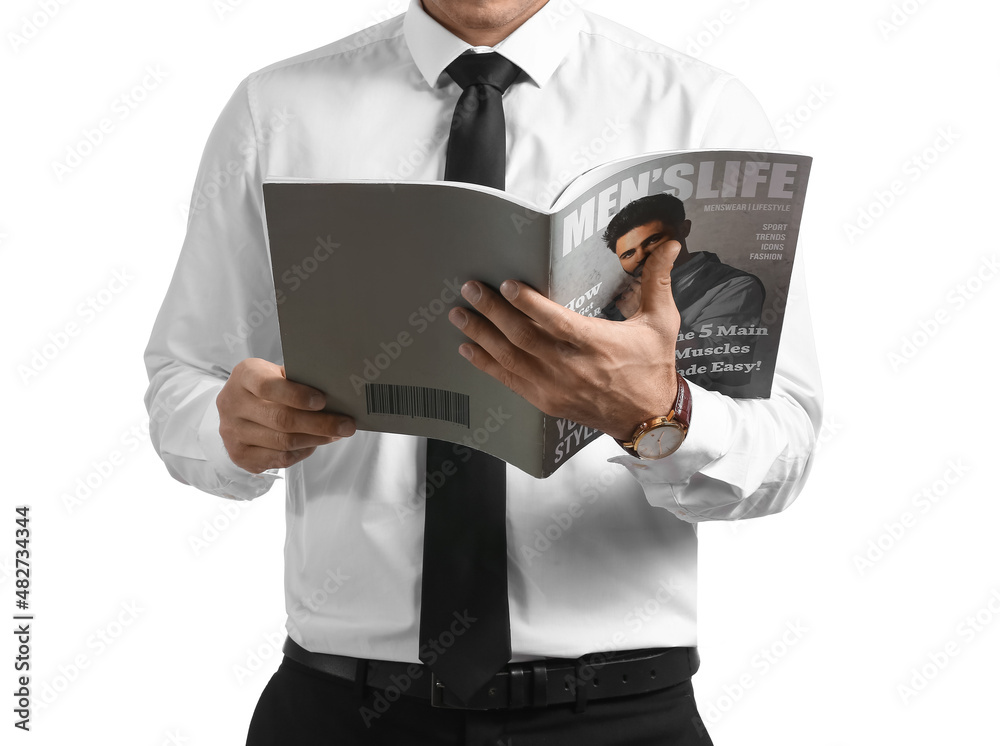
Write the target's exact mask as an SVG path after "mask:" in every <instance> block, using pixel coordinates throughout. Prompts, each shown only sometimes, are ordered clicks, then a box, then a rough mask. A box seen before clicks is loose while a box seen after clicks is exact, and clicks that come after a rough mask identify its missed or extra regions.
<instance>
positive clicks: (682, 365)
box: [263, 150, 812, 478]
mask: <svg viewBox="0 0 1000 746" xmlns="http://www.w3.org/2000/svg"><path fill="white" fill-rule="evenodd" d="M811 163H812V159H811V158H810V157H808V156H804V155H799V154H792V153H781V152H750V151H736V150H706V151H696V152H692V151H686V152H663V153H652V154H646V155H642V156H635V157H630V158H626V159H621V160H618V161H614V162H611V163H607V164H604V165H602V166H599V167H597V168H595V169H592V170H590V171H588V172H586V173H584V174H583V175H581V176H579V177H577V179H576V180H574V181H573V182H572V183H571V184H570V185H569V186H568V187H566V189H565V190H564V191H563V192H562V194H561V195H560V196H559V197H558V198H557V199H556V200H555V203H554V204H553V205H551V206H550V207H548V208H545V207H541V206H538V205H532V204H529V203H528V202H526V201H524V200H521V199H519V198H517V197H515V196H514V195H511V194H508V193H505V192H503V191H500V190H497V189H492V188H490V187H483V186H478V185H474V184H464V183H454V182H444V181H439V182H394V183H387V182H376V181H343V182H321V181H316V180H307V179H295V178H276V177H269V178H267V179H265V181H264V185H263V196H264V205H265V214H266V218H265V220H266V228H267V240H268V250H269V252H270V256H271V270H272V278H273V281H274V290H275V303H276V305H277V308H278V322H279V327H280V330H281V345H282V353H283V357H284V364H285V373H286V375H287V377H288V378H289V379H290V380H294V381H299V382H301V383H304V384H307V385H309V386H313V387H315V388H317V389H320V390H321V391H323V392H325V393H326V395H327V411H330V412H340V413H345V414H348V415H350V416H352V417H353V418H354V419H355V421H356V422H357V426H358V428H359V429H361V430H373V431H380V432H389V433H402V434H406V435H417V436H423V437H428V438H438V439H441V440H446V441H450V442H452V443H457V444H464V445H466V446H469V447H472V448H477V449H480V450H483V451H486V452H488V453H490V454H492V455H494V456H496V457H497V458H500V459H503V460H504V461H506V462H508V463H510V464H512V465H514V466H516V467H518V468H520V469H522V470H523V471H525V472H526V473H528V474H530V475H532V476H535V477H539V478H543V477H546V476H548V475H550V474H552V473H553V472H554V471H555V470H556V469H558V468H559V467H560V466H561V465H562V464H564V463H565V462H566V461H567V460H568V459H569V458H570V457H571V456H573V455H574V454H575V453H577V452H578V451H579V450H580V449H582V448H583V447H584V446H586V445H587V444H588V443H589V442H591V441H592V440H594V439H595V438H597V437H599V436H600V435H601V433H600V432H598V431H596V430H593V429H592V428H587V427H582V426H580V425H578V424H577V423H574V422H571V421H566V420H562V419H559V418H556V417H551V416H549V415H546V414H544V413H542V412H540V411H539V410H537V409H536V408H535V407H534V406H532V405H531V404H530V403H528V402H527V401H525V400H524V399H522V398H521V397H520V396H518V395H517V394H515V393H513V392H512V391H510V390H509V389H507V388H506V387H504V386H503V385H502V384H500V383H499V382H497V381H496V380H494V379H493V378H492V377H490V376H488V375H487V374H485V373H483V372H481V371H479V370H478V369H476V368H475V367H473V366H472V365H471V364H470V363H468V362H467V361H466V360H464V359H463V358H462V357H461V356H460V355H459V354H458V346H459V345H460V344H461V343H462V342H463V341H467V338H466V337H465V335H463V334H462V332H461V331H460V330H458V329H456V328H455V327H454V326H453V325H452V324H451V323H450V322H449V321H448V319H447V314H448V311H449V310H450V309H451V308H452V307H454V306H456V305H464V300H463V298H462V297H461V295H460V288H461V286H462V284H463V283H464V282H466V281H467V280H470V279H475V280H479V281H481V282H484V283H485V284H487V285H489V286H491V287H493V288H497V287H499V285H500V283H501V282H502V281H503V280H505V279H516V280H519V281H522V282H525V283H527V284H528V285H530V286H532V287H533V288H535V289H536V290H538V291H539V292H540V293H542V294H544V295H545V296H546V297H548V298H550V299H552V300H554V301H555V302H557V303H559V304H561V305H564V306H566V307H567V308H569V309H572V310H573V311H576V312H577V313H580V314H583V315H585V316H598V317H602V318H605V319H608V320H609V323H613V322H617V323H623V322H625V321H626V320H627V319H628V318H629V317H630V316H631V315H632V314H633V313H635V310H636V308H637V307H638V303H639V300H640V298H641V293H640V278H641V273H642V268H643V261H644V252H647V251H648V250H649V247H650V246H655V245H657V244H658V243H659V242H662V241H664V240H669V239H670V238H673V239H676V240H679V241H681V243H682V245H683V246H684V248H683V249H682V253H681V255H680V256H679V257H678V259H677V261H676V262H675V264H674V269H673V272H672V274H671V278H672V286H673V292H674V300H675V303H676V305H677V307H678V311H679V312H680V316H681V330H680V334H679V335H678V340H677V353H676V354H677V370H678V371H679V372H680V373H681V374H682V375H683V376H684V377H685V378H686V379H687V380H689V381H692V382H694V383H696V384H698V385H701V386H704V387H706V388H709V389H712V390H716V391H720V392H722V393H725V394H727V395H729V396H734V397H768V396H769V395H770V390H771V380H772V378H773V375H774V365H775V359H776V357H777V351H778V343H779V339H780V335H781V327H782V321H783V317H784V306H785V300H786V298H787V293H788V286H789V279H790V276H791V270H792V264H793V260H794V256H795V246H796V242H797V240H798V233H799V224H800V221H801V216H802V206H803V200H804V198H805V191H806V185H807V182H808V178H809V170H810V166H811Z"/></svg>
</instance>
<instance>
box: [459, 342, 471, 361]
mask: <svg viewBox="0 0 1000 746" xmlns="http://www.w3.org/2000/svg"><path fill="white" fill-rule="evenodd" d="M458 351H459V353H460V354H461V355H462V357H464V358H465V359H466V360H472V348H471V347H469V345H459V346H458Z"/></svg>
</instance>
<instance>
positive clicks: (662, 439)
mask: <svg viewBox="0 0 1000 746" xmlns="http://www.w3.org/2000/svg"><path fill="white" fill-rule="evenodd" d="M683 442H684V431H683V430H682V429H681V428H679V427H678V426H677V425H675V424H673V423H672V422H671V423H668V424H666V425H660V426H659V427H654V428H653V429H652V430H650V431H649V432H648V433H645V434H644V435H643V436H642V437H641V438H639V442H638V443H636V444H635V446H634V448H635V452H636V453H638V454H639V457H640V458H648V459H657V458H663V457H664V456H669V455H670V454H671V453H673V452H674V451H676V450H677V449H678V448H680V445H681V443H683Z"/></svg>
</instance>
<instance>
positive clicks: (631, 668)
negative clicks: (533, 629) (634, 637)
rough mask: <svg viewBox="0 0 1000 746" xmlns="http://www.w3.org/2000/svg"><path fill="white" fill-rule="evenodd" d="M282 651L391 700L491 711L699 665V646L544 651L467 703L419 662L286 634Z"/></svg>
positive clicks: (635, 686)
mask: <svg viewBox="0 0 1000 746" xmlns="http://www.w3.org/2000/svg"><path fill="white" fill-rule="evenodd" d="M282 652H283V653H284V654H285V656H286V657H288V658H290V659H291V660H293V661H295V662H296V663H300V664H302V665H303V666H308V667H309V668H311V669H313V670H316V671H320V672H322V673H325V674H327V675H330V676H335V677H337V678H339V679H346V680H348V681H351V682H354V683H355V685H358V686H359V688H362V687H361V686H360V683H359V682H361V681H363V682H364V683H365V685H367V686H368V687H371V688H372V689H378V690H381V691H382V692H384V693H385V696H386V698H387V699H391V700H394V699H396V698H398V697H399V696H400V695H406V696H410V697H419V698H422V699H426V700H429V701H430V704H431V706H433V707H450V708H457V709H466V710H493V709H503V708H518V707H545V706H546V705H555V704H566V703H575V704H576V705H577V707H578V708H579V707H581V706H585V705H586V702H587V700H588V699H604V698H607V697H622V696H625V695H629V694H644V693H646V692H652V691H656V690H658V689H666V688H667V687H669V686H674V685H675V684H680V683H681V682H683V681H686V680H688V679H690V678H691V677H692V676H693V675H694V674H695V672H696V671H697V670H698V665H699V662H700V661H699V658H698V649H697V648H693V647H691V648H656V649H649V650H630V651H625V652H615V653H593V654H591V655H585V656H583V657H582V658H577V659H575V660H573V659H564V658H547V659H544V660H537V661H525V662H523V663H508V664H507V666H506V667H505V668H504V669H503V670H501V671H500V672H499V673H497V674H496V675H495V676H494V677H493V678H492V679H491V680H490V681H489V682H488V683H487V685H485V686H484V687H483V688H482V689H481V690H480V692H479V693H478V694H477V695H476V696H475V697H474V698H473V699H472V701H470V702H468V703H463V702H461V701H460V700H459V699H458V698H456V697H455V696H454V695H453V694H451V693H450V692H449V691H448V690H447V689H446V688H445V686H444V685H443V684H442V683H441V682H440V681H439V680H438V679H437V678H436V677H435V676H434V674H433V673H432V672H431V671H430V669H429V668H427V666H424V665H423V664H421V663H400V662H396V661H375V660H372V661H365V660H362V659H358V658H350V657H348V656H344V655H330V654H328V653H313V652H310V651H308V650H306V649H305V648H303V647H302V646H301V645H299V644H298V643H296V642H295V641H294V640H293V639H292V638H291V637H289V638H287V639H286V640H285V644H284V647H283V648H282Z"/></svg>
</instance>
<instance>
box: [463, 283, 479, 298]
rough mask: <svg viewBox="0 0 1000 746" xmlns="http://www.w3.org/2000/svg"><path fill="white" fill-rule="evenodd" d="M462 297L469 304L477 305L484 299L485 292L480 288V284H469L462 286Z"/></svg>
mask: <svg viewBox="0 0 1000 746" xmlns="http://www.w3.org/2000/svg"><path fill="white" fill-rule="evenodd" d="M462 297H464V298H465V299H466V300H467V301H469V303H475V302H476V301H478V300H479V299H480V298H482V297H483V290H482V288H480V287H479V283H478V282H467V283H465V284H464V285H462Z"/></svg>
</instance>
